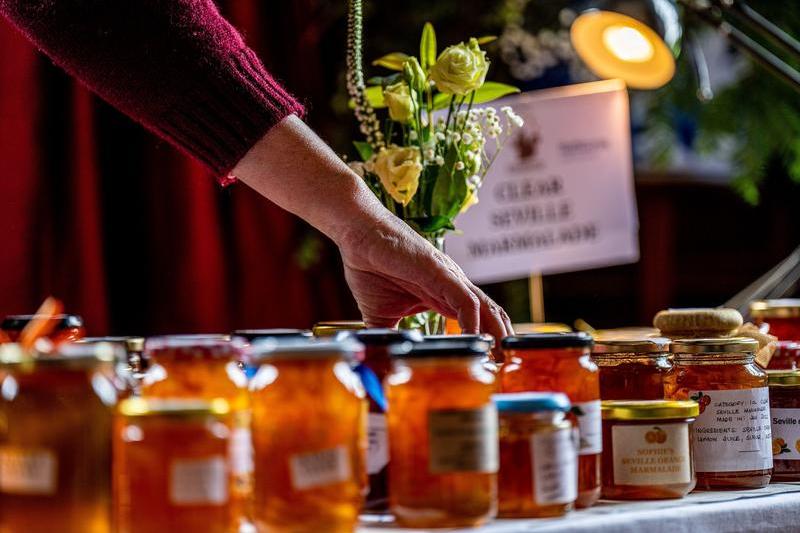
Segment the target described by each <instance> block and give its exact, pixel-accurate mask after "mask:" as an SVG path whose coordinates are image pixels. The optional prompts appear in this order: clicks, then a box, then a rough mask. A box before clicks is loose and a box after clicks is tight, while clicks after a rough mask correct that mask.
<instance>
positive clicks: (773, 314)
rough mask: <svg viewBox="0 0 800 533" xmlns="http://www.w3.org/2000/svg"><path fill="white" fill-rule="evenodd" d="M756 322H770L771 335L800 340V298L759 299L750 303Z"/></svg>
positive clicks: (751, 313) (782, 338)
mask: <svg viewBox="0 0 800 533" xmlns="http://www.w3.org/2000/svg"><path fill="white" fill-rule="evenodd" d="M750 316H751V317H753V320H754V321H755V323H756V324H759V325H760V324H763V323H764V322H766V323H768V324H769V333H770V335H775V336H776V337H778V340H782V341H800V298H782V299H777V300H759V301H755V302H752V303H751V304H750Z"/></svg>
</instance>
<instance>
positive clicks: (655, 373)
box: [592, 337, 672, 400]
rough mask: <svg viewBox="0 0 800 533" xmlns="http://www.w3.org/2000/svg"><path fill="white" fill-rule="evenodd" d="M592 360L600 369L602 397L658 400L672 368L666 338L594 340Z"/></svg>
mask: <svg viewBox="0 0 800 533" xmlns="http://www.w3.org/2000/svg"><path fill="white" fill-rule="evenodd" d="M592 361H594V362H595V363H596V364H597V367H598V368H599V370H600V398H602V399H603V400H661V399H663V398H664V374H666V373H667V372H668V371H669V369H671V368H672V363H671V362H670V360H669V339H664V338H657V337H655V338H641V339H624V340H596V341H595V344H594V348H592Z"/></svg>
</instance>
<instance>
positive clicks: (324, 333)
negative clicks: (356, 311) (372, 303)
mask: <svg viewBox="0 0 800 533" xmlns="http://www.w3.org/2000/svg"><path fill="white" fill-rule="evenodd" d="M366 327H367V325H366V324H364V323H363V322H361V321H360V320H333V321H328V322H318V323H316V324H314V328H313V329H312V330H311V331H312V332H313V333H314V336H315V337H336V336H337V335H338V334H339V333H341V332H343V331H358V330H360V329H364V328H366Z"/></svg>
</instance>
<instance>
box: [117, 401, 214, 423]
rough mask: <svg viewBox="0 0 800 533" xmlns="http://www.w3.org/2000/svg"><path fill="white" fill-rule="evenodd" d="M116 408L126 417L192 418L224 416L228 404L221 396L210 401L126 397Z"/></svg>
mask: <svg viewBox="0 0 800 533" xmlns="http://www.w3.org/2000/svg"><path fill="white" fill-rule="evenodd" d="M118 409H119V413H120V414H121V415H123V416H127V417H145V416H166V417H170V418H194V417H203V416H208V415H211V416H225V415H227V414H228V413H230V404H229V403H228V402H227V401H226V400H225V399H223V398H214V399H213V400H210V401H205V400H189V399H178V398H172V399H159V398H148V399H145V398H128V399H126V400H123V401H122V402H120V404H119V408H118Z"/></svg>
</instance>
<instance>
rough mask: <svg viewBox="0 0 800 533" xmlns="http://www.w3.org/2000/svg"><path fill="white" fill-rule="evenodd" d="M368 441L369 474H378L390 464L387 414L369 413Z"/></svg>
mask: <svg viewBox="0 0 800 533" xmlns="http://www.w3.org/2000/svg"><path fill="white" fill-rule="evenodd" d="M367 442H368V444H367V474H370V475H371V474H377V473H378V472H380V471H381V470H383V468H384V467H385V466H386V465H387V464H389V438H388V433H387V429H386V415H385V414H383V413H369V416H368V417H367Z"/></svg>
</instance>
